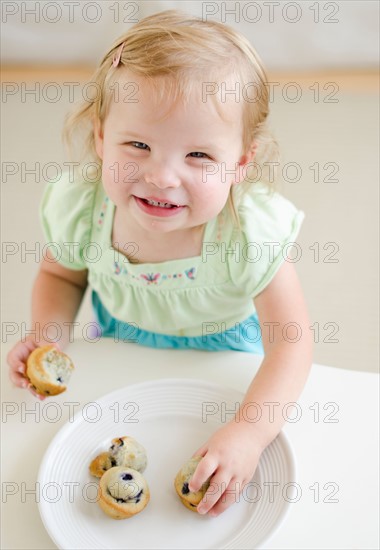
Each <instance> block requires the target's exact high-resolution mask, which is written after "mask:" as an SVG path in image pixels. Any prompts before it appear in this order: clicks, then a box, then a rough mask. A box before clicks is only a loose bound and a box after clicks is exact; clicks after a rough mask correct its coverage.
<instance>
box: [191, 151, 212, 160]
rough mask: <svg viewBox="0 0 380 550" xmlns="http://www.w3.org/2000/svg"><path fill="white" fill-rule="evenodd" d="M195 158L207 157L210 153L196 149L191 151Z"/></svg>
mask: <svg viewBox="0 0 380 550" xmlns="http://www.w3.org/2000/svg"><path fill="white" fill-rule="evenodd" d="M189 154H190V155H191V156H193V155H194V156H193V158H195V159H203V158H206V157H207V156H208V155H206V153H200V152H199V151H194V152H193V153H189Z"/></svg>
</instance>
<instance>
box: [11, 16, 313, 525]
mask: <svg viewBox="0 0 380 550" xmlns="http://www.w3.org/2000/svg"><path fill="white" fill-rule="evenodd" d="M265 81H266V75H265V72H264V70H263V68H262V66H261V62H260V60H259V58H258V56H257V54H256V53H255V51H254V50H253V48H252V46H251V45H250V43H249V42H248V40H246V39H245V38H244V37H243V36H241V35H240V34H239V33H237V32H236V31H234V30H233V29H231V28H228V27H226V26H224V25H222V24H220V23H216V22H210V21H207V22H206V21H202V20H201V19H198V18H195V17H192V16H189V15H187V14H184V13H181V12H178V11H175V10H172V11H166V12H161V13H158V14H156V15H153V16H150V17H147V18H145V19H143V20H142V21H140V22H139V23H138V24H136V25H135V26H134V27H133V28H132V29H131V30H129V32H128V33H126V34H125V35H124V36H122V37H120V38H119V39H118V40H117V41H116V43H115V44H114V46H113V47H112V48H111V49H110V50H109V51H108V53H107V54H106V55H105V56H104V58H103V60H102V62H101V64H100V66H99V68H98V69H97V71H96V72H95V74H94V77H93V80H92V82H93V88H94V90H95V93H94V97H93V98H92V99H91V100H87V101H85V102H84V103H83V105H81V106H80V107H79V109H78V110H77V112H76V113H75V114H73V115H72V116H71V118H69V119H68V121H67V127H66V135H67V136H68V137H69V139H70V137H71V136H72V134H73V131H74V130H77V129H84V130H85V132H86V137H87V141H86V144H87V149H86V153H87V157H86V158H83V160H82V164H81V165H80V167H79V169H78V170H77V172H76V174H75V177H72V174H71V173H69V172H68V173H67V174H66V175H65V177H63V178H62V179H61V180H60V181H56V182H54V183H53V182H51V183H49V184H48V186H47V188H46V191H45V194H44V197H43V200H42V208H41V215H42V222H43V227H44V230H45V233H46V237H47V240H48V242H49V243H52V244H51V246H50V252H49V254H48V257H47V258H45V259H44V260H43V261H42V263H41V267H40V271H39V274H38V276H37V279H36V282H35V285H34V290H33V307H32V316H33V327H34V328H36V327H43V326H44V325H46V324H48V323H52V322H54V323H59V324H60V325H61V327H62V338H61V339H60V340H59V342H58V344H59V346H60V347H61V348H65V346H66V345H67V343H68V342H69V334H70V332H69V331H70V326H71V323H73V322H74V320H75V317H76V314H77V311H78V309H79V306H80V304H81V300H82V298H83V295H84V293H85V290H86V287H87V285H90V287H91V289H92V302H93V306H94V311H95V315H96V319H97V323H98V326H99V330H100V331H101V333H102V335H103V336H109V337H115V336H117V338H118V339H119V340H121V339H125V340H128V339H129V340H132V341H137V342H138V343H139V344H142V345H147V346H153V347H157V348H162V347H165V348H199V349H206V350H222V349H233V350H242V351H251V352H256V353H257V352H258V353H260V352H261V351H262V350H263V351H264V354H265V357H264V360H263V362H262V365H261V368H260V370H259V372H258V373H257V375H256V376H255V378H254V380H253V381H252V383H251V385H250V387H249V388H248V390H247V393H246V396H245V398H244V400H243V402H242V404H241V408H240V410H239V412H238V413H237V414H236V415H235V418H234V419H233V420H232V421H231V422H229V423H227V424H225V425H223V427H222V428H220V429H219V430H218V431H217V432H216V433H215V434H214V435H213V436H212V437H211V438H210V439H209V441H207V442H205V443H204V444H203V445H202V446H201V447H200V448H199V449H198V450H197V451H196V452H195V453H194V454H201V455H202V456H203V460H202V461H201V462H200V463H199V466H198V468H197V470H196V472H195V474H194V476H193V478H192V482H191V484H190V487H189V488H190V490H194V491H196V490H198V488H199V487H200V486H201V485H202V483H203V482H204V481H205V480H206V479H207V478H208V477H209V476H212V478H211V485H210V489H209V490H208V492H207V493H206V495H205V497H204V499H203V500H202V502H201V503H200V504H199V505H198V511H199V512H200V513H207V512H208V513H209V514H211V515H218V514H220V513H221V512H222V511H223V510H225V509H226V508H227V507H228V506H229V505H230V504H231V503H232V502H234V500H236V498H237V495H238V494H239V492H240V491H241V490H242V489H243V488H244V486H245V484H246V483H248V482H249V481H250V480H251V478H252V476H253V474H254V471H255V469H256V465H257V463H258V460H259V457H260V454H261V453H262V451H263V449H264V448H265V447H266V446H267V445H268V444H269V443H270V442H271V441H272V440H273V439H274V438H275V437H276V435H277V434H278V432H279V431H280V429H281V427H282V425H283V422H284V420H283V418H282V415H281V414H277V413H276V411H281V410H282V406H283V405H284V404H285V403H289V402H294V401H296V399H297V398H298V396H299V394H300V392H301V390H302V388H303V386H304V383H305V381H306V378H307V375H308V371H309V368H310V365H311V337H310V330H309V328H308V327H309V321H308V315H307V312H306V307H305V303H304V298H303V295H302V291H301V288H300V284H299V282H298V278H297V275H296V272H295V269H294V266H293V263H292V262H291V261H289V258H290V257H291V255H290V253H289V247H290V246H291V243H292V242H293V241H294V239H295V238H296V235H297V234H298V231H299V227H300V224H301V222H302V218H303V214H302V212H299V211H298V210H297V209H296V208H295V207H294V206H293V205H292V204H291V203H290V202H289V201H287V200H286V199H285V198H283V197H281V196H280V195H279V194H278V193H275V192H273V190H272V191H270V190H269V187H267V186H266V185H265V184H264V183H263V182H262V181H257V180H258V178H257V173H258V172H260V173H261V174H262V173H263V169H264V167H265V165H264V162H265V159H267V160H268V162H271V161H273V160H275V157H273V155H272V156H271V153H270V151H272V150H273V149H274V148H273V142H271V139H270V138H269V137H268V133H267V130H266V127H265V123H266V119H267V116H268V94H267V88H266V85H265ZM268 151H269V154H268ZM265 155H266V156H265ZM253 159H255V161H254V160H253ZM85 161H86V162H85ZM96 165H98V166H99V170H98V171H97V170H95V173H94V174H93V173H92V172H91V168H94V167H95V168H96ZM267 166H269V164H267ZM96 172H97V173H96ZM255 174H256V177H255ZM46 343H51V342H47V341H46V340H43V339H39V338H36V337H32V336H30V337H29V338H28V339H27V340H26V341H25V340H24V341H21V342H18V343H17V344H16V345H15V346H14V348H13V349H12V350H11V351H10V353H9V355H8V362H9V364H10V367H11V368H10V375H11V379H12V380H13V382H14V383H15V384H16V385H17V386H19V387H24V388H26V387H28V382H27V380H26V378H25V376H24V375H25V363H26V360H27V357H28V355H29V354H30V352H31V351H32V350H33V349H34V348H35V347H37V346H39V345H44V344H46ZM262 346H263V347H262ZM231 368H233V365H231ZM29 390H30V391H32V393H34V394H35V392H33V389H32V388H30V386H29ZM249 403H256V404H257V405H258V406H261V410H263V411H265V410H268V408H266V407H265V406H264V404H267V405H268V403H275V404H276V405H278V406H276V407H274V410H275V415H274V418H270V417H269V415H268V417H267V418H265V415H264V414H263V416H262V418H261V419H260V422H254V423H252V422H250V421H249V417H248V416H247V414H245V411H246V410H247V408H246V406H247V405H248V404H249Z"/></svg>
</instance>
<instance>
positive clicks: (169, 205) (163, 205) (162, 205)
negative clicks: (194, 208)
mask: <svg viewBox="0 0 380 550" xmlns="http://www.w3.org/2000/svg"><path fill="white" fill-rule="evenodd" d="M141 200H142V201H144V202H145V203H146V204H150V205H151V206H158V207H159V208H179V207H180V205H179V204H172V203H170V202H159V201H153V200H150V199H143V198H142V199H141Z"/></svg>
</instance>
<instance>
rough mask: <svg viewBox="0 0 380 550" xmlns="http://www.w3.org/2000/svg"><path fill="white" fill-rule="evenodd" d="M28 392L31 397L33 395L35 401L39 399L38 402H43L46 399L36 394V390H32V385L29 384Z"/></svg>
mask: <svg viewBox="0 0 380 550" xmlns="http://www.w3.org/2000/svg"><path fill="white" fill-rule="evenodd" d="M28 390H29V391H30V393H31V394H32V395H34V397H37V399H39V400H40V401H43V400H44V399H46V397H45V396H44V395H41V394H40V393H37V392H36V390H35V389H34V388H33V386H32V384H30V383H29V384H28Z"/></svg>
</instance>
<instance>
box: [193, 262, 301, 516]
mask: <svg viewBox="0 0 380 550" xmlns="http://www.w3.org/2000/svg"><path fill="white" fill-rule="evenodd" d="M255 305H256V309H257V312H258V316H259V320H260V326H261V329H262V340H263V345H264V350H265V357H264V360H263V362H262V364H261V367H260V369H259V371H258V373H257V374H256V376H255V377H254V379H253V380H252V382H251V384H250V386H249V388H248V390H247V392H246V395H245V397H244V399H243V402H242V403H241V406H240V408H239V411H238V412H237V414H236V415H235V418H234V419H233V420H232V421H231V422H228V423H227V424H226V425H224V426H222V427H221V428H220V429H219V430H217V432H216V433H215V434H213V435H212V436H211V438H210V439H209V440H208V441H207V442H206V443H205V444H204V445H202V447H200V448H199V449H198V450H197V451H196V452H195V453H194V455H201V456H203V460H201V461H200V463H199V465H198V467H197V469H196V471H195V473H194V475H193V478H192V480H191V482H190V484H189V489H190V491H197V490H198V489H199V488H200V487H201V485H202V483H203V482H204V481H206V479H207V478H208V477H210V476H212V477H211V483H210V488H209V489H208V491H207V492H206V494H205V496H204V498H203V499H202V501H201V502H200V504H199V505H198V507H197V510H198V512H199V513H207V512H209V513H210V514H211V515H218V514H220V513H221V512H223V511H224V510H225V509H226V508H228V506H230V505H231V504H232V503H233V502H235V499H236V497H237V495H238V494H239V493H240V491H241V490H242V488H243V487H244V486H245V485H246V484H247V483H249V481H250V480H251V479H252V476H253V474H254V471H255V469H256V466H257V464H258V461H259V458H260V455H261V453H262V452H263V450H264V449H265V447H266V446H267V445H268V444H269V443H270V442H271V441H272V440H273V439H274V438H275V437H276V435H277V434H278V433H279V431H280V430H281V427H282V425H283V424H284V418H283V414H282V411H283V407H284V405H286V404H288V403H290V402H295V401H296V400H297V398H298V396H299V394H300V393H301V391H302V388H303V386H304V384H305V382H306V379H307V376H308V373H309V370H310V367H311V363H312V338H311V331H310V329H309V325H310V323H309V319H308V314H307V311H306V305H305V302H304V299H303V295H302V290H301V287H300V284H299V281H298V277H297V274H296V272H295V269H294V266H293V265H292V264H291V263H287V262H285V263H284V265H283V266H281V268H280V269H279V271H278V272H277V274H276V275H275V277H274V278H273V280H272V281H271V283H270V284H269V285H268V286H267V287H266V288H265V289H264V290H263V291H262V292H261V293H260V295H258V296H257V297H256V299H255ZM292 325H293V326H292ZM270 326H272V327H273V329H274V330H273V331H270V330H269V327H270ZM284 327H285V329H284ZM284 336H285V338H284ZM270 412H273V415H270ZM288 414H291V413H290V412H289V413H288ZM260 415H261V416H260Z"/></svg>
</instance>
